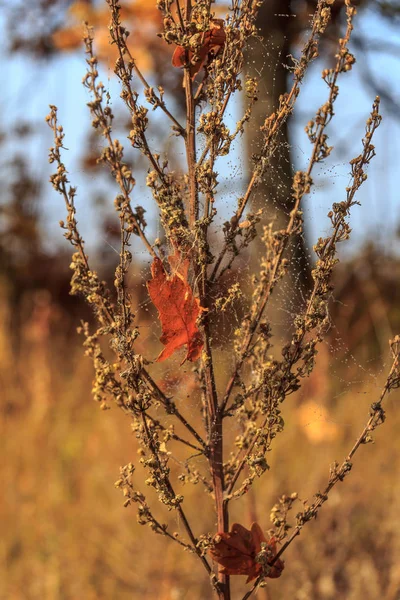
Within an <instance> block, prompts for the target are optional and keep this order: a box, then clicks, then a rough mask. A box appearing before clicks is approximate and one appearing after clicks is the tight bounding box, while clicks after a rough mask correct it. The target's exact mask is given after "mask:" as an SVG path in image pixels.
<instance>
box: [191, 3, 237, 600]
mask: <svg viewBox="0 0 400 600" xmlns="http://www.w3.org/2000/svg"><path fill="white" fill-rule="evenodd" d="M190 14H191V1H190V0H186V6H185V20H186V23H187V22H189V21H190ZM186 62H187V65H186V66H185V71H184V86H185V94H186V112H187V125H186V140H185V142H186V157H187V165H188V184H189V225H190V227H191V229H192V231H193V230H194V225H195V222H196V221H197V219H198V212H199V198H198V188H197V178H196V123H195V110H196V104H195V100H194V97H193V86H192V80H191V76H190V64H189V56H188V54H187V57H186ZM206 204H207V201H206ZM207 205H208V204H207ZM207 210H208V208H206V211H207ZM202 233H203V235H204V236H205V238H206V237H207V228H203V231H202ZM206 277H207V275H206V269H205V268H203V269H202V274H201V283H200V286H199V287H200V288H201V289H200V304H201V306H202V307H203V308H205V309H207V304H208V293H207V280H206ZM203 339H204V350H203V358H202V362H203V369H204V379H205V396H206V406H207V412H208V423H209V424H210V429H209V432H208V442H209V465H210V471H211V476H212V480H213V489H214V495H215V509H216V514H217V529H218V531H228V529H229V522H228V512H227V510H226V507H225V505H224V501H223V497H224V473H223V433H222V416H221V415H220V414H218V396H217V390H216V385H215V376H214V368H213V358H212V350H211V344H210V331H209V323H208V315H207V314H205V315H204V317H203ZM218 580H219V582H220V583H221V584H222V585H221V586H220V587H219V588H218V590H217V593H218V596H219V597H220V598H221V600H230V585H229V578H228V577H227V576H226V575H223V574H222V573H220V572H219V573H218Z"/></svg>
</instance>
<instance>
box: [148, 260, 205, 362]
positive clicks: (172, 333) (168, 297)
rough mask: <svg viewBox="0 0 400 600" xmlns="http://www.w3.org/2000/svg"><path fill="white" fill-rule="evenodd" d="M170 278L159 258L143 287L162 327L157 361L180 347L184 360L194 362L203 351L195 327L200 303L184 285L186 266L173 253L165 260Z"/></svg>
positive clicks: (186, 284) (185, 284)
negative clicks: (160, 350) (161, 346)
mask: <svg viewBox="0 0 400 600" xmlns="http://www.w3.org/2000/svg"><path fill="white" fill-rule="evenodd" d="M169 262H170V265H171V267H172V270H173V273H172V275H170V276H169V275H168V274H167V272H166V271H165V269H164V266H163V264H162V262H161V260H160V259H159V258H155V259H154V261H153V264H152V265H151V274H152V279H151V280H150V281H149V282H148V283H147V289H148V290H149V294H150V298H151V300H152V302H153V304H154V306H155V307H156V308H157V310H158V317H159V319H160V323H161V327H162V335H161V337H160V341H161V342H162V343H163V344H164V345H165V348H164V350H163V351H162V352H161V354H160V355H159V357H158V358H157V361H162V360H165V359H166V358H169V357H170V356H171V354H173V353H174V352H175V351H176V350H178V349H179V348H181V347H182V346H185V345H186V346H187V353H186V357H185V358H184V359H183V361H182V363H181V364H183V363H184V362H185V360H190V361H192V362H193V361H195V360H197V359H198V358H199V357H200V354H201V350H202V348H203V342H202V339H201V335H200V331H199V329H198V327H197V325H196V321H197V318H198V316H199V314H200V312H201V311H202V308H201V306H200V302H199V300H198V299H197V298H195V297H194V296H193V291H192V288H191V287H190V285H189V283H188V281H187V273H188V268H189V263H188V261H187V259H186V260H181V258H180V255H179V253H178V252H177V251H176V252H175V254H174V255H172V256H171V257H170V259H169Z"/></svg>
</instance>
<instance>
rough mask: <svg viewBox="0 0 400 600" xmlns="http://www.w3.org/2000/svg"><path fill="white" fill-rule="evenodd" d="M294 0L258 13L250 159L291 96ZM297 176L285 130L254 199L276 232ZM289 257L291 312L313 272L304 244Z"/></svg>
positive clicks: (273, 2)
mask: <svg viewBox="0 0 400 600" xmlns="http://www.w3.org/2000/svg"><path fill="white" fill-rule="evenodd" d="M291 4H292V2H291V0H266V1H265V2H264V4H263V5H262V8H261V9H260V14H259V18H258V27H259V30H260V35H261V36H262V38H263V39H262V42H258V43H256V46H255V47H254V49H252V50H251V59H250V63H252V66H251V73H252V74H253V73H254V74H255V75H257V76H260V77H261V81H260V94H259V98H260V100H259V101H258V102H257V103H256V105H255V108H254V113H253V119H252V120H251V121H250V123H251V124H250V128H249V134H248V138H247V145H248V156H249V158H250V157H251V155H252V154H254V153H255V154H257V153H258V151H259V148H260V142H261V141H262V140H261V138H260V131H259V128H260V126H261V125H262V124H263V122H264V120H265V118H266V117H267V116H269V115H270V114H271V113H272V112H273V111H274V110H275V109H276V108H277V107H278V104H279V97H280V96H281V95H282V94H284V93H285V92H286V91H287V86H288V75H289V72H288V70H287V69H286V68H285V67H284V65H285V64H290V59H289V58H288V55H289V54H290V51H291V47H292V41H293V37H294V35H295V27H294V26H295V23H294V21H295V19H294V17H293V16H292V15H293V12H292V9H291ZM292 176H293V168H292V160H291V156H290V147H289V140H288V131H287V127H286V126H284V128H283V130H282V132H281V139H280V141H279V147H278V149H277V152H276V153H275V155H274V156H273V157H272V159H271V163H270V166H269V168H268V169H267V171H266V173H265V175H264V178H263V181H262V182H261V184H260V185H259V186H258V189H257V191H256V193H255V194H254V197H253V204H252V208H253V210H254V209H256V210H258V209H259V208H262V209H263V211H264V217H263V220H262V223H263V224H264V225H265V224H267V223H270V222H271V221H273V222H274V229H282V228H285V227H286V225H287V222H288V216H289V214H290V211H291V210H292V208H293V198H292V195H291V183H292ZM261 251H262V249H261V241H259V243H258V244H257V243H255V255H256V256H255V258H256V257H257V256H259V255H260V252H261ZM287 257H288V258H289V259H290V260H291V266H290V275H288V276H287V277H286V285H287V286H289V289H287V288H286V289H287V293H288V298H289V299H290V302H291V303H292V304H291V307H290V310H296V305H297V306H298V305H299V303H301V300H302V295H301V294H300V293H299V286H300V289H301V291H302V292H303V293H304V292H306V291H307V290H308V289H309V288H310V284H311V281H312V280H311V269H310V265H309V260H308V256H307V251H306V247H305V243H304V239H303V237H301V236H298V237H297V238H296V239H295V240H293V243H292V244H291V246H290V248H289V249H288V253H287Z"/></svg>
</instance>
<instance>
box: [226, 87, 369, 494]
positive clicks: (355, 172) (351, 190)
mask: <svg viewBox="0 0 400 600" xmlns="http://www.w3.org/2000/svg"><path fill="white" fill-rule="evenodd" d="M380 122H381V117H380V115H379V98H376V100H375V102H374V104H373V108H372V112H371V117H370V119H369V120H368V121H367V131H366V136H365V137H364V139H363V145H364V150H363V153H362V154H361V155H360V156H359V157H357V158H356V159H353V160H352V161H351V165H352V178H353V179H352V183H351V185H350V186H349V187H348V188H347V199H346V201H345V202H343V203H342V206H341V210H340V212H339V215H340V216H339V217H338V218H337V221H336V224H335V225H334V227H333V231H332V233H331V235H330V236H329V238H328V239H327V241H326V243H325V245H324V246H323V248H322V251H321V252H320V253H319V258H320V261H321V260H324V259H326V260H327V261H328V260H329V257H330V256H331V254H332V252H333V253H334V252H335V247H336V244H337V243H338V242H339V241H340V239H341V235H342V231H343V226H344V224H345V217H346V216H347V214H348V212H349V210H350V208H351V207H352V206H353V205H354V204H355V200H354V198H355V194H356V192H357V190H358V189H359V187H360V186H361V185H362V183H363V182H364V181H365V179H366V175H365V173H364V167H365V166H366V165H367V164H368V163H369V161H370V160H371V158H372V157H373V156H374V147H373V146H372V144H371V140H372V138H373V135H374V133H375V131H376V129H377V128H378V127H379V125H380ZM348 235H349V234H348V232H347V234H346V236H347V237H348ZM342 239H346V238H342ZM324 284H325V282H324V281H322V282H321V281H320V280H319V279H318V277H316V278H315V281H314V287H313V289H312V291H311V294H310V297H309V300H308V303H307V307H306V310H305V313H304V318H305V321H306V320H307V319H311V316H312V313H313V311H314V301H315V298H316V296H317V294H318V293H320V292H321V286H322V285H324ZM307 333H308V331H307V329H306V328H304V329H303V330H302V333H301V335H300V336H299V337H298V338H297V340H296V341H295V342H292V344H291V350H290V351H291V356H290V358H288V359H287V361H286V363H285V365H284V367H285V373H284V377H288V376H289V374H290V372H291V371H292V369H293V367H294V365H295V364H296V363H297V362H298V360H299V359H300V358H301V346H302V343H303V341H304V339H305V337H306V335H307ZM266 421H267V419H266ZM266 421H265V422H264V424H263V426H265V425H266ZM260 431H262V429H261V430H260ZM258 437H259V434H256V435H255V437H254V439H253V440H252V443H251V444H250V446H249V448H248V449H247V451H246V453H245V455H244V457H243V459H242V460H241V462H240V464H239V466H238V468H237V470H236V472H235V473H234V475H233V477H232V481H231V482H230V485H229V488H228V492H229V494H230V493H232V491H233V488H234V485H235V483H236V481H237V479H238V477H239V475H240V473H241V472H242V470H243V468H244V466H245V465H246V459H247V457H248V456H249V455H250V453H251V450H252V449H253V448H254V445H255V443H256V442H257V439H258ZM227 496H228V493H227ZM228 501H229V498H227V499H226V502H228Z"/></svg>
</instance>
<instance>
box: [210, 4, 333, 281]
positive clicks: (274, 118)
mask: <svg viewBox="0 0 400 600" xmlns="http://www.w3.org/2000/svg"><path fill="white" fill-rule="evenodd" d="M325 8H327V2H326V0H319V2H318V6H317V8H316V12H315V14H314V17H313V23H312V27H311V32H310V35H309V38H308V40H307V42H306V43H305V45H304V47H303V49H302V53H301V58H300V60H299V62H298V64H297V66H296V69H295V71H294V81H293V84H292V87H291V89H290V91H289V93H288V94H286V96H285V98H283V100H282V102H281V104H280V106H279V108H278V110H277V111H276V112H275V113H273V114H272V115H270V117H268V118H267V119H266V121H265V124H264V129H265V140H264V144H263V148H262V150H261V153H260V158H259V160H258V162H257V165H256V167H255V169H254V171H253V174H252V176H251V179H250V182H249V184H248V186H247V189H246V192H245V194H244V196H243V198H241V201H240V204H239V207H238V209H237V211H236V213H235V214H234V216H233V220H234V222H235V223H236V226H235V227H234V228H233V230H232V232H231V236H232V237H234V235H235V234H236V233H237V228H238V225H239V222H240V219H241V217H242V215H243V213H244V211H245V208H246V206H247V204H248V202H249V200H250V197H251V195H252V193H253V192H254V190H255V189H256V187H257V185H258V183H259V181H260V180H261V177H262V175H263V173H264V172H265V170H266V169H267V168H268V165H269V157H270V156H271V155H272V154H273V152H274V151H275V150H276V144H277V136H278V133H279V131H280V130H281V128H282V126H283V124H284V123H285V122H286V121H287V119H288V117H289V116H290V115H291V114H292V112H293V109H294V105H295V103H296V100H297V97H298V95H299V92H300V86H301V83H302V81H303V79H304V75H305V73H306V71H307V68H308V66H309V64H310V62H311V61H312V60H313V59H314V58H316V56H317V55H318V40H319V35H320V34H321V33H322V31H321V14H322V11H323V9H325ZM326 24H327V23H325V26H326ZM207 151H208V149H207ZM201 158H203V157H201ZM228 249H229V243H225V244H224V246H223V248H222V250H221V252H220V254H219V256H218V258H217V260H216V263H215V265H214V268H213V271H212V273H211V276H210V281H215V279H216V278H217V274H218V269H219V267H220V265H221V263H222V261H223V259H224V257H225V254H226V252H227V251H228Z"/></svg>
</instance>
